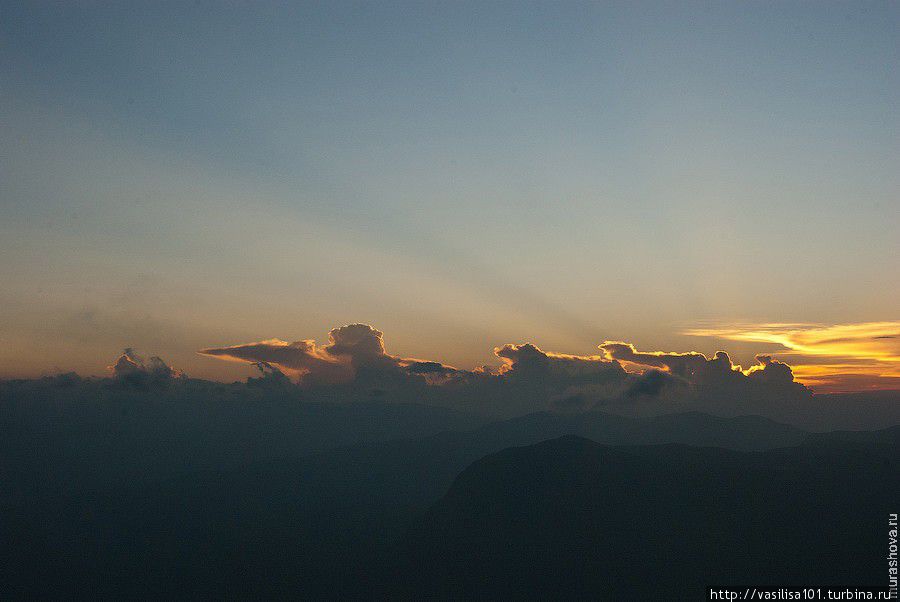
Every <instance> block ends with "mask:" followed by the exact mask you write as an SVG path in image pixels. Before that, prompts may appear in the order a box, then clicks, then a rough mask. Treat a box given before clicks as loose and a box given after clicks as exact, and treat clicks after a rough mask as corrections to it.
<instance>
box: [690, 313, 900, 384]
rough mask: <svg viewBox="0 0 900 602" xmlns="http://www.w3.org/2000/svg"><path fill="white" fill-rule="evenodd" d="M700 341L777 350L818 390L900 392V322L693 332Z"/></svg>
mask: <svg viewBox="0 0 900 602" xmlns="http://www.w3.org/2000/svg"><path fill="white" fill-rule="evenodd" d="M684 334H687V335H690V336H698V337H712V338H718V339H725V340H732V341H744V342H753V343H770V344H776V345H780V346H781V347H783V348H784V351H780V352H776V353H777V354H778V355H779V356H781V357H785V356H787V359H785V361H786V362H787V363H788V364H790V366H791V369H792V370H793V372H794V376H795V378H796V379H797V380H798V381H800V382H802V383H803V384H805V385H808V386H810V387H813V388H814V389H815V390H817V391H826V390H827V391H851V390H860V389H896V388H898V387H900V321H884V322H861V323H857V324H833V325H824V324H804V323H796V324H779V323H768V324H738V325H731V326H721V327H715V328H692V329H688V330H685V331H684Z"/></svg>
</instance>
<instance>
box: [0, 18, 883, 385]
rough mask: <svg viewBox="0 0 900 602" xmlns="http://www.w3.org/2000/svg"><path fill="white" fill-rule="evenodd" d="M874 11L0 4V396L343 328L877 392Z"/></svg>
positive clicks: (879, 128)
mask: <svg viewBox="0 0 900 602" xmlns="http://www.w3.org/2000/svg"><path fill="white" fill-rule="evenodd" d="M898 25H900V3H897V2H885V3H868V2H855V3H830V2H752V3H738V2H727V3H725V2H723V3H713V2H708V3H691V2H678V3H669V2H622V3H612V2H610V3H607V2H604V3H575V2H571V3H555V2H554V3H526V2H516V3H505V2H504V3H487V2H477V3H464V2H453V3H428V2H418V3H388V2H378V3H345V2H327V3H291V4H274V3H266V2H262V3H237V2H223V3H203V2H180V3H166V2H153V3H127V2H120V3H102V2H77V3H43V2H15V3H12V2H6V1H0V282H2V285H0V377H20V376H37V375H42V374H50V373H54V372H59V371H68V370H76V371H78V372H79V373H82V374H104V373H106V372H107V366H109V365H110V363H111V362H112V361H113V360H114V359H115V357H116V356H117V355H118V354H119V353H120V352H121V350H122V349H123V348H125V347H135V348H138V349H140V350H141V351H143V352H145V353H147V354H148V355H149V354H152V355H159V356H161V357H164V358H165V359H166V361H167V362H168V363H169V364H171V365H174V366H177V367H179V368H180V369H183V370H185V371H186V372H187V373H189V374H190V375H192V376H197V377H203V378H212V379H221V380H229V379H234V378H243V377H244V376H246V375H247V374H250V373H251V371H250V370H251V369H250V368H249V367H248V366H247V365H246V364H240V363H237V362H222V361H221V360H220V358H216V357H211V356H209V355H204V354H200V353H198V351H199V350H201V349H209V348H221V347H228V346H232V345H238V344H246V343H249V342H254V341H261V340H268V339H276V338H277V339H282V340H285V341H297V340H308V339H317V340H319V341H327V333H328V332H329V331H330V330H331V329H332V328H334V327H337V326H341V325H344V324H351V323H357V322H362V323H366V324H371V325H374V326H375V327H377V328H378V329H379V330H380V331H383V332H384V333H385V334H384V338H385V341H386V342H387V344H388V345H389V347H390V349H391V350H393V351H394V352H396V353H398V354H400V355H401V356H403V357H414V358H427V359H434V360H437V361H441V362H444V363H446V364H449V365H454V366H460V367H465V368H472V367H474V366H480V365H482V364H493V365H497V364H498V358H497V356H496V355H495V354H494V349H495V348H496V347H499V346H502V345H505V344H509V343H524V342H531V343H534V344H535V345H539V346H540V348H542V349H545V350H553V351H555V352H559V353H568V354H576V355H581V356H590V355H593V354H597V353H598V348H597V346H598V345H600V344H602V343H603V342H604V341H610V340H611V341H627V342H629V343H631V344H634V345H635V346H636V347H637V348H639V349H646V350H660V351H676V352H687V351H699V352H702V353H704V354H706V355H707V356H709V357H712V356H713V353H714V352H715V351H716V350H719V349H725V350H727V351H728V352H729V354H730V357H731V358H732V360H734V361H735V362H737V363H741V364H742V365H744V366H745V367H749V366H751V365H753V364H754V359H753V358H754V355H756V354H758V353H764V354H773V355H775V356H776V357H778V358H779V359H780V360H782V361H784V362H786V363H788V364H790V365H791V366H792V367H793V369H794V373H795V376H797V378H798V379H799V380H801V381H802V382H806V383H808V384H810V385H811V386H813V387H814V388H816V387H819V388H821V389H822V390H825V389H827V390H855V389H865V388H873V387H874V388H900V385H898V384H896V383H898V382H900V381H898V380H896V379H897V378H900V305H898V302H897V300H898V299H900V278H898V276H897V274H900V236H898V232H900V229H898V227H900V169H898V165H900V135H898V134H900V132H898V125H900V111H898V101H897V99H898V98H900V70H898V68H897V65H898V59H900V27H898Z"/></svg>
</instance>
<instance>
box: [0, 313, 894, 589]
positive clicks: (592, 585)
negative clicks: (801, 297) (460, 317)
mask: <svg viewBox="0 0 900 602" xmlns="http://www.w3.org/2000/svg"><path fill="white" fill-rule="evenodd" d="M354 332H355V333H356V334H359V333H360V332H362V333H363V334H369V335H371V334H372V332H371V331H369V330H364V329H356V330H355V331H354ZM338 339H340V337H338ZM368 340H369V341H370V342H372V341H375V343H378V342H379V341H380V339H379V338H378V337H375V338H374V339H372V338H370V339H368ZM335 344H337V342H335ZM342 344H344V348H343V349H342V353H341V354H340V356H341V357H349V358H350V359H349V360H340V361H341V362H344V361H347V362H348V363H347V364H342V365H341V366H339V367H338V369H339V370H346V371H347V372H344V373H342V374H343V376H341V377H340V378H338V379H337V380H336V381H334V382H312V383H310V382H305V381H304V379H303V378H301V380H300V382H299V384H298V383H295V382H292V381H291V379H289V378H288V377H287V376H286V375H285V374H284V373H283V372H282V371H281V370H280V369H278V368H277V367H276V366H273V365H272V364H270V363H267V362H263V361H262V360H260V362H261V363H260V376H259V377H258V378H250V379H248V380H247V381H246V382H243V383H232V384H224V383H216V382H210V381H202V380H197V379H190V378H188V377H186V376H185V375H183V374H181V373H179V372H178V371H176V370H174V369H172V368H170V367H169V366H168V365H167V364H166V363H165V362H164V361H163V360H161V359H159V358H151V359H149V360H142V359H141V358H140V357H139V356H137V355H136V354H135V353H134V352H133V351H130V350H127V351H126V353H124V354H123V355H122V356H120V358H119V359H118V360H117V361H116V362H115V364H114V365H113V367H112V376H110V377H109V378H102V379H98V378H88V379H83V378H80V377H79V376H77V375H74V374H63V375H58V376H54V377H46V378H42V379H35V380H14V381H3V382H0V480H2V482H3V483H4V487H3V488H2V490H0V508H2V514H3V519H4V520H3V521H2V525H0V541H2V542H3V543H2V545H0V548H2V557H0V561H2V562H0V564H2V567H3V568H2V571H3V573H2V575H0V585H2V587H0V593H2V594H3V595H4V596H5V597H33V596H42V597H69V596H73V595H75V596H81V595H85V596H86V595H91V596H96V595H99V596H101V597H122V596H129V597H151V596H152V597H159V596H164V597H208V596H229V597H253V596H260V595H269V596H272V595H282V596H289V595H294V594H296V593H297V592H303V593H304V594H307V595H316V596H319V597H329V598H330V597H341V596H350V595H352V596H363V597H373V596H374V597H380V596H386V597H387V596H390V597H396V596H400V597H420V596H422V595H429V596H431V595H434V596H438V597H443V596H450V597H457V596H465V597H470V596H480V595H496V596H500V595H503V596H507V595H512V596H516V597H527V596H539V595H549V594H550V593H552V592H557V593H563V592H565V593H566V594H567V595H578V596H589V595H590V596H601V597H611V598H620V597H621V596H624V595H626V592H638V593H640V592H644V593H646V594H648V595H658V594H660V592H661V591H662V590H657V589H654V588H655V587H662V586H661V585H660V584H662V583H666V584H668V585H667V587H671V588H675V589H673V590H672V591H680V592H681V593H682V594H686V595H687V597H690V593H691V592H694V591H695V590H696V589H697V588H698V587H701V586H702V585H703V583H706V582H712V581H716V582H719V581H722V582H723V583H724V582H728V581H729V580H730V581H732V582H737V581H741V582H745V581H746V579H749V578H751V577H754V576H756V577H759V578H762V577H764V576H765V575H775V576H779V577H783V578H784V579H801V580H802V579H807V578H808V579H820V578H824V577H825V576H829V575H830V576H832V577H833V578H834V579H837V580H838V581H841V579H843V577H846V579H848V580H851V577H852V578H853V579H856V581H852V580H851V581H852V582H853V583H859V584H861V582H859V579H863V580H866V579H870V578H874V576H875V575H876V573H875V572H872V571H871V570H870V569H869V568H866V566H868V565H865V562H866V560H865V559H866V558H868V556H867V555H868V554H871V553H872V549H874V548H871V546H874V542H875V539H876V535H875V531H874V530H875V529H876V527H878V528H879V529H880V528H881V526H882V525H881V523H880V522H878V523H877V524H876V521H882V517H883V514H884V512H886V511H887V509H888V508H889V507H890V503H889V502H892V501H895V500H897V499H898V496H897V492H898V488H897V477H896V474H897V471H896V468H897V467H896V453H895V452H896V444H897V434H898V431H897V428H898V427H896V426H894V425H898V424H900V403H898V399H897V397H896V394H895V393H894V392H889V391H883V392H872V393H858V394H852V395H813V394H811V393H810V392H809V391H808V390H807V389H806V388H804V387H802V386H801V385H799V384H797V383H794V382H793V381H792V380H791V379H790V371H789V370H787V372H786V373H785V372H784V370H785V369H783V368H780V367H779V366H784V365H783V364H774V363H769V364H767V365H766V367H765V368H762V369H760V370H759V371H755V372H751V373H750V374H751V376H752V374H757V375H759V374H765V373H766V372H768V371H769V370H780V371H782V374H783V375H784V374H786V375H787V377H786V378H787V380H784V378H785V377H784V376H783V377H780V378H781V380H779V379H776V381H775V384H774V388H773V385H772V383H770V382H769V381H768V380H758V378H759V377H751V376H748V375H747V374H744V373H742V372H740V371H736V370H735V369H734V368H733V367H732V366H731V364H730V362H729V361H728V360H727V357H724V356H721V355H720V356H716V358H714V359H711V360H709V359H706V358H705V357H703V356H699V355H674V356H671V357H661V356H653V358H654V359H652V360H651V359H644V360H643V361H658V362H666V364H665V365H666V370H665V371H663V370H658V369H648V370H645V371H644V372H643V373H628V372H625V371H624V370H623V369H622V368H621V366H620V364H619V363H618V360H615V359H609V358H580V357H575V356H558V355H554V354H546V353H544V352H541V351H540V350H539V349H537V348H534V347H531V346H518V347H516V348H512V347H509V348H503V349H501V350H498V355H500V356H501V357H507V358H508V359H509V363H508V364H507V368H506V369H505V370H503V371H501V372H500V373H497V374H490V373H477V372H464V371H458V370H455V369H450V368H448V367H445V366H442V365H440V364H432V363H427V362H421V361H417V360H405V359H404V360H399V359H397V358H394V357H393V356H388V355H386V354H384V352H383V348H382V347H380V346H379V345H377V344H375V345H370V346H369V348H368V350H367V351H354V350H353V349H350V352H349V353H343V352H345V351H347V344H346V341H344V342H343V343H342ZM350 347H352V346H350ZM290 353H295V352H294V351H291V352H290ZM303 353H307V352H306V351H304V352H303ZM617 353H632V354H634V353H637V352H635V351H634V350H633V348H628V349H623V350H619V351H618V352H617ZM360 354H361V356H362V357H363V359H362V360H360V359H359V357H360ZM632 359H635V358H634V357H632ZM323 361H327V360H323ZM332 369H334V368H333V367H332V368H328V370H332ZM348 375H349V377H348ZM673 383H676V384H673ZM673 386H674V389H673V388H672V387H673ZM599 391H607V392H609V391H615V392H616V393H615V396H614V397H612V398H609V399H601V398H600V397H598V395H599V393H598V392H599ZM778 391H780V393H777V394H776V392H778ZM786 391H787V392H789V393H790V394H789V395H787V396H784V395H783V394H784V393H785V392H786ZM673 392H674V393H673ZM739 394H746V397H743V398H741V397H735V395H739ZM770 394H771V395H774V397H769V396H768V395H770ZM698 408H699V409H702V410H704V411H697V409H698ZM685 410H689V411H685ZM773 418H778V419H782V420H783V422H779V421H777V420H773ZM885 427H892V428H889V429H888V430H879V429H884V428H885ZM837 429H843V430H837ZM522 446H525V447H522ZM529 446H533V447H529ZM685 446H692V447H685ZM648 517H656V518H650V519H648ZM648 521H649V522H648ZM819 523H827V525H829V526H828V527H826V528H821V529H820V530H819V531H817V529H818V527H817V525H818V524H819ZM848 533H850V534H851V535H850V536H848V535H847V534H848ZM839 536H840V537H843V538H844V539H843V540H842V541H844V543H843V544H842V546H843V547H841V548H839V549H838V548H835V547H834V545H833V543H834V542H833V540H832V538H837V537H839ZM880 536H881V531H878V537H880ZM767 542H769V543H767ZM807 543H811V544H813V545H816V546H824V547H823V548H822V549H828V550H831V552H828V553H826V552H823V551H821V550H820V551H814V552H811V554H813V556H810V559H811V560H808V559H805V558H804V556H803V549H805V546H806V545H807ZM829 545H830V547H829ZM767 546H770V547H771V549H769V547H767ZM773 549H777V553H773V552H772V550H773ZM741 550H742V551H741ZM816 554H818V556H816ZM823 554H824V555H823ZM829 554H830V555H829ZM669 558H677V559H678V560H677V562H675V563H674V564H673V563H672V562H671V561H668V560H666V559H669ZM864 565H865V566H864ZM858 569H859V570H858ZM651 571H656V573H657V574H658V578H654V579H652V580H650V581H646V582H644V581H642V577H641V575H645V574H647V572H651ZM860 571H861V572H860ZM842 575H843V577H841V576H842ZM553 576H555V577H553ZM560 579H562V581H560ZM817 582H818V581H817ZM841 582H842V583H844V582H847V583H849V582H850V581H846V580H844V581H841ZM642 588H643V589H642ZM679 588H680V589H679Z"/></svg>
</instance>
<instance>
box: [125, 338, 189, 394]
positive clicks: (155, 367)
mask: <svg viewBox="0 0 900 602" xmlns="http://www.w3.org/2000/svg"><path fill="white" fill-rule="evenodd" d="M109 370H110V371H112V376H113V380H115V381H117V382H119V383H121V384H123V385H127V386H132V387H137V388H140V387H146V386H151V385H164V384H167V383H168V382H169V381H171V380H172V379H175V378H182V377H183V376H184V374H183V373H182V372H181V371H179V370H175V369H174V368H171V367H169V365H168V364H166V363H165V362H164V361H163V360H162V359H160V358H159V357H158V356H155V355H154V356H151V357H150V359H148V360H146V361H145V360H144V359H143V358H142V357H141V356H139V355H138V354H137V352H135V350H134V349H133V348H131V347H127V348H126V349H125V350H124V351H123V352H122V355H120V356H119V357H118V358H117V359H116V361H115V363H114V364H113V365H112V366H109Z"/></svg>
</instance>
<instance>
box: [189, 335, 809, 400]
mask: <svg viewBox="0 0 900 602" xmlns="http://www.w3.org/2000/svg"><path fill="white" fill-rule="evenodd" d="M598 350H599V352H600V353H598V354H597V355H590V356H579V355H570V354H564V353H556V352H551V351H544V350H542V349H541V348H539V347H537V346H536V345H534V344H531V343H521V344H506V345H503V346H500V347H497V348H495V349H494V354H495V355H496V356H497V358H498V360H499V361H500V366H499V368H497V369H491V368H480V369H474V370H461V369H457V368H454V367H452V366H448V365H445V364H443V363H441V362H438V361H430V360H421V359H414V358H404V357H401V356H397V355H392V354H390V353H388V352H387V351H386V349H385V343H384V334H383V333H382V332H381V331H379V330H377V329H376V328H374V327H372V326H369V325H367V324H350V325H347V326H342V327H340V328H335V329H333V330H332V331H331V332H330V333H329V335H328V342H327V343H326V344H324V345H318V344H317V343H316V341H314V340H308V339H307V340H300V341H295V342H293V343H290V342H286V341H282V340H279V339H269V340H264V341H258V342H252V343H245V344H240V345H232V346H227V347H212V348H207V349H202V350H201V351H200V353H201V354H203V355H206V356H210V357H216V358H220V359H226V360H232V361H243V362H250V363H254V364H256V365H257V366H259V367H260V369H261V370H264V371H268V372H272V371H276V372H277V373H278V374H282V373H284V374H288V375H291V376H292V377H294V378H295V379H296V382H297V385H298V386H299V387H301V388H303V389H305V390H308V391H314V392H315V393H316V394H317V395H318V396H320V397H325V398H327V399H335V400H338V399H340V400H359V399H368V398H373V397H374V398H379V399H393V400H396V401H401V402H415V403H437V404H440V405H447V406H451V407H457V408H460V409H466V410H476V411H484V412H488V413H493V414H498V415H516V414H521V413H525V412H529V411H536V410H546V409H553V410H562V411H583V410H589V409H596V408H611V407H621V406H630V407H631V408H632V409H634V410H644V411H647V412H650V413H658V412H659V411H677V410H684V409H709V408H708V407H707V406H710V405H714V406H715V405H716V404H718V406H717V409H719V410H722V409H725V410H726V411H727V413H752V410H753V407H754V406H757V405H759V404H772V403H782V404H785V403H787V404H790V403H791V402H792V401H796V400H800V399H805V398H808V397H809V396H810V391H809V390H808V389H806V388H805V387H804V386H803V385H802V384H800V383H798V382H795V380H794V377H793V374H792V371H791V368H790V367H789V366H788V365H787V364H784V363H782V362H780V361H777V360H775V359H773V358H772V357H771V356H769V355H760V356H758V357H757V364H756V365H755V366H752V367H750V368H749V369H746V370H744V369H742V368H741V367H740V366H736V365H734V364H733V363H732V362H731V359H730V358H729V356H728V355H727V354H726V353H725V352H721V351H720V352H717V353H716V354H715V356H714V357H712V358H707V357H706V356H704V355H703V354H700V353H696V352H688V353H669V352H658V351H653V352H646V351H638V350H637V349H635V347H634V346H633V345H631V344H629V343H625V342H620V341H606V342H604V343H602V344H601V345H599V347H598ZM263 367H264V368H263ZM729 408H730V409H729Z"/></svg>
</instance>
